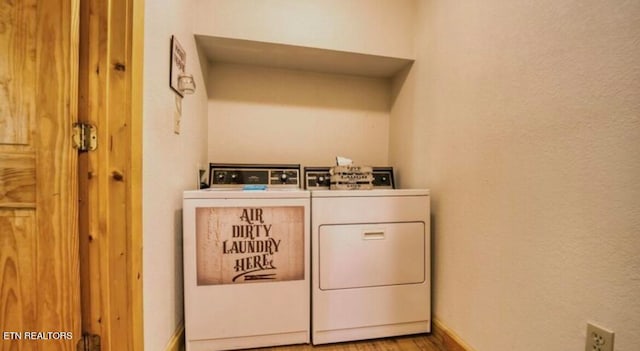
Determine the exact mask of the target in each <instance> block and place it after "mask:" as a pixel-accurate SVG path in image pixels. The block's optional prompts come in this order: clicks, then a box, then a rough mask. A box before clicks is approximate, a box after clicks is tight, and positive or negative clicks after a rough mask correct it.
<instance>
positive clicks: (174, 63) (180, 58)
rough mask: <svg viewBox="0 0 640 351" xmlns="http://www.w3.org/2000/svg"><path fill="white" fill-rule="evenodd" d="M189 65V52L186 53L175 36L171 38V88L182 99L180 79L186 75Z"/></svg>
mask: <svg viewBox="0 0 640 351" xmlns="http://www.w3.org/2000/svg"><path fill="white" fill-rule="evenodd" d="M186 64H187V52H186V51H184V49H183V48H182V46H181V45H180V42H178V39H176V37H175V35H172V36H171V65H170V69H169V86H170V87H171V89H173V91H175V92H176V94H178V95H180V97H182V96H183V95H182V92H181V91H180V89H179V84H178V81H179V77H180V76H181V75H184V74H185V66H186Z"/></svg>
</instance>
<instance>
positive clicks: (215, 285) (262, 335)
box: [183, 165, 310, 351]
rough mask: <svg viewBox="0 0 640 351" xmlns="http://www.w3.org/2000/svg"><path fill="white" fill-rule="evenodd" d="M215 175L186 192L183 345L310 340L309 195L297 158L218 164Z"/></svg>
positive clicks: (198, 350)
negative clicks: (280, 162) (207, 185)
mask: <svg viewBox="0 0 640 351" xmlns="http://www.w3.org/2000/svg"><path fill="white" fill-rule="evenodd" d="M211 177H212V178H213V177H215V180H212V185H213V186H214V188H212V189H206V190H198V191H186V192H184V201H183V226H184V233H183V248H184V310H185V339H186V350H187V351H205V350H206V351H211V350H229V349H247V348H253V347H264V346H272V345H284V344H299V343H309V341H310V325H309V320H310V259H309V255H308V253H309V251H310V235H309V233H310V220H309V219H310V206H309V205H310V200H309V199H310V196H309V192H308V191H305V190H301V189H300V188H299V184H300V177H299V166H298V168H297V169H296V168H295V167H292V168H287V167H285V166H278V167H276V168H268V167H266V168H265V167H261V166H259V165H256V166H252V167H249V166H243V167H240V166H239V165H220V167H219V168H215V169H214V168H213V167H212V169H211ZM244 186H249V189H255V187H254V186H256V187H258V188H260V187H261V186H263V187H264V186H266V188H267V189H266V190H243V189H242V187H244ZM216 187H217V188H216Z"/></svg>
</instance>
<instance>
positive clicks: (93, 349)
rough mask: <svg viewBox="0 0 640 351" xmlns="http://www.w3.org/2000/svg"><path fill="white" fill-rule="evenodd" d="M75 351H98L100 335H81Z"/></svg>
mask: <svg viewBox="0 0 640 351" xmlns="http://www.w3.org/2000/svg"><path fill="white" fill-rule="evenodd" d="M77 349H78V350H77V351H100V335H96V334H86V333H85V334H82V339H80V341H78V348H77Z"/></svg>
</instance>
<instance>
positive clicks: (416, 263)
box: [318, 222, 428, 290]
mask: <svg viewBox="0 0 640 351" xmlns="http://www.w3.org/2000/svg"><path fill="white" fill-rule="evenodd" d="M318 240H319V260H318V261H319V262H318V263H319V274H320V290H335V289H349V288H364V287H375V286H388V285H399V284H421V283H423V282H424V281H425V277H426V276H425V259H426V257H428V255H427V253H426V252H425V248H426V246H425V240H426V232H425V224H424V222H403V223H375V224H340V225H334V224H330V225H321V226H320V228H319V237H318Z"/></svg>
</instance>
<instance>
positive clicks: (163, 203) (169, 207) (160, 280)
mask: <svg viewBox="0 0 640 351" xmlns="http://www.w3.org/2000/svg"><path fill="white" fill-rule="evenodd" d="M193 11H194V5H193V1H181V0H173V1H162V2H160V1H146V2H145V44H144V45H145V46H144V50H145V52H144V57H145V62H144V106H143V109H144V111H143V114H144V116H143V118H144V122H143V123H144V125H143V152H144V159H143V186H144V189H143V211H144V212H143V215H144V219H143V230H144V234H143V235H144V238H143V246H144V251H143V270H144V287H143V289H144V290H143V294H144V343H145V350H152V351H156V350H164V349H165V347H166V345H167V343H168V341H169V339H170V338H171V337H172V336H173V334H174V332H175V331H176V329H177V328H178V326H179V325H180V323H181V321H182V318H183V317H182V313H183V312H182V299H183V297H182V296H183V295H182V244H181V243H182V191H183V190H187V189H189V190H190V189H195V188H196V185H197V167H198V165H199V164H203V165H204V164H206V161H207V160H206V152H207V95H206V89H205V87H204V82H203V77H202V74H201V73H200V64H199V62H198V54H197V51H196V47H195V40H194V38H193V34H192V30H191V18H192V16H193V14H192V12H193ZM172 34H173V35H176V37H177V38H178V41H179V42H180V44H181V45H182V47H183V48H184V49H185V51H186V53H187V64H186V71H187V73H192V74H193V75H194V78H195V81H196V86H197V89H196V93H195V94H194V95H187V96H186V97H185V98H184V99H183V101H182V119H181V134H179V135H177V134H174V132H173V118H174V117H173V114H174V111H175V94H174V92H173V90H171V89H170V88H169V47H170V38H171V35H172Z"/></svg>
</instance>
